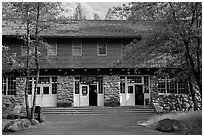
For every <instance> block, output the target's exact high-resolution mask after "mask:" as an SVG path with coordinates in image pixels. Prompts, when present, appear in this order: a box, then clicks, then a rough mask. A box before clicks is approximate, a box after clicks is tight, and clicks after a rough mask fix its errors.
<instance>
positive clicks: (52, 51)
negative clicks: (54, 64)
mask: <svg viewBox="0 0 204 137" xmlns="http://www.w3.org/2000/svg"><path fill="white" fill-rule="evenodd" d="M47 55H48V56H57V41H55V42H54V43H52V44H49V46H48V49H47Z"/></svg>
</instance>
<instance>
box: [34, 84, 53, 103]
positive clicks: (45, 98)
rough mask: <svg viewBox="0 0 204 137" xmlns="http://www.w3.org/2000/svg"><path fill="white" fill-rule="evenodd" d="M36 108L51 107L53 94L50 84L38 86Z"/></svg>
mask: <svg viewBox="0 0 204 137" xmlns="http://www.w3.org/2000/svg"><path fill="white" fill-rule="evenodd" d="M36 106H41V107H51V106H53V105H52V94H51V90H50V86H49V84H38V87H37V94H36Z"/></svg>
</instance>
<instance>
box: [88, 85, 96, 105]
mask: <svg viewBox="0 0 204 137" xmlns="http://www.w3.org/2000/svg"><path fill="white" fill-rule="evenodd" d="M89 106H97V85H89Z"/></svg>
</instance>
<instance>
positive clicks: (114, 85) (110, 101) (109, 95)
mask: <svg viewBox="0 0 204 137" xmlns="http://www.w3.org/2000/svg"><path fill="white" fill-rule="evenodd" d="M119 82H120V77H119V76H104V105H105V106H120V96H119V92H120V84H119Z"/></svg>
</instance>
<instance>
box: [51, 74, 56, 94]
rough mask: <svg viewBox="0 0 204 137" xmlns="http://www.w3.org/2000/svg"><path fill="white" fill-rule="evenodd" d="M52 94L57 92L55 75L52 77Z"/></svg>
mask: <svg viewBox="0 0 204 137" xmlns="http://www.w3.org/2000/svg"><path fill="white" fill-rule="evenodd" d="M52 94H57V77H52Z"/></svg>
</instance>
